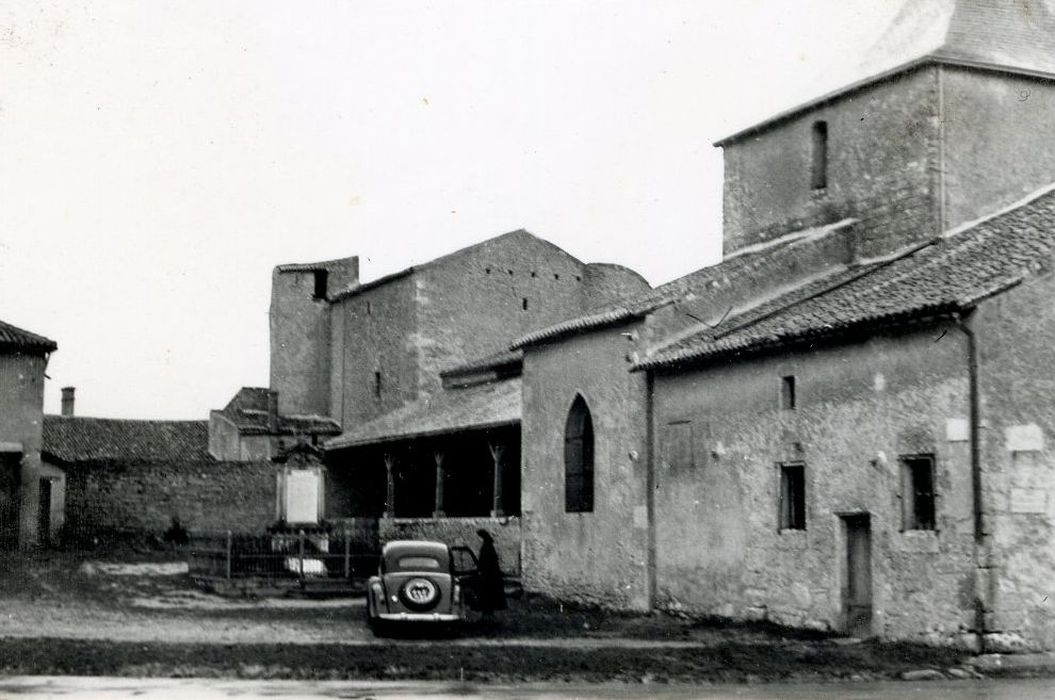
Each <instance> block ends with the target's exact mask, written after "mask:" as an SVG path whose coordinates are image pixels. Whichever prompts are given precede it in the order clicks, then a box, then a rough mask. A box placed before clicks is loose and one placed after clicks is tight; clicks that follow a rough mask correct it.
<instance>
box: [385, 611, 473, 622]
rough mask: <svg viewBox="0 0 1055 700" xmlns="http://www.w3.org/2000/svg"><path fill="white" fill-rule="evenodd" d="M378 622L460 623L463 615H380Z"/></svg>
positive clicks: (404, 613)
mask: <svg viewBox="0 0 1055 700" xmlns="http://www.w3.org/2000/svg"><path fill="white" fill-rule="evenodd" d="M377 619H378V620H384V621H386V622H459V621H460V620H461V619H462V616H461V615H455V614H453V613H406V612H401V613H380V614H379V615H378V616H377Z"/></svg>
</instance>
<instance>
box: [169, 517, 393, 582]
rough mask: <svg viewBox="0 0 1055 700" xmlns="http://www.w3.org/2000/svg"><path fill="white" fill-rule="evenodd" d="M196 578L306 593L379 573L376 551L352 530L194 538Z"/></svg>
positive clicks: (190, 551)
mask: <svg viewBox="0 0 1055 700" xmlns="http://www.w3.org/2000/svg"><path fill="white" fill-rule="evenodd" d="M189 540H190V541H189V542H188V545H187V556H188V564H189V570H190V575H191V576H192V577H193V578H196V579H202V580H214V581H215V580H226V581H238V580H247V579H263V580H267V581H281V582H285V583H290V582H296V583H299V584H300V585H301V587H303V588H310V587H313V586H315V587H320V588H321V587H327V584H329V587H336V588H339V587H341V586H342V585H345V584H347V585H351V583H352V582H353V581H356V580H359V581H361V580H362V579H365V578H367V577H369V576H370V575H372V574H373V573H374V572H375V571H376V570H377V563H378V553H377V550H376V546H371V545H370V543H368V542H364V541H363V539H362V538H361V537H360V536H358V534H357V533H355V532H352V531H347V530H346V531H339V532H315V531H310V532H309V531H304V530H300V531H297V532H291V533H275V534H269V535H256V534H251V535H250V534H239V533H234V532H230V531H227V532H191V533H189Z"/></svg>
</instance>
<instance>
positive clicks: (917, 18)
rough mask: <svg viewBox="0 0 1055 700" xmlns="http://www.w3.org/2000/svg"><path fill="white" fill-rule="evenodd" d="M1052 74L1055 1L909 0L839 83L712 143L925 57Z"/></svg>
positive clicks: (923, 61)
mask: <svg viewBox="0 0 1055 700" xmlns="http://www.w3.org/2000/svg"><path fill="white" fill-rule="evenodd" d="M935 62H936V63H947V64H956V65H961V66H968V67H973V68H976V69H984V70H998V71H1004V72H1009V73H1021V74H1025V75H1034V76H1043V77H1047V78H1052V79H1055V0H907V1H906V2H905V3H904V5H903V6H902V7H901V10H900V11H899V12H898V13H897V14H896V15H895V16H894V19H893V21H892V22H891V23H890V25H889V26H888V27H887V29H886V30H885V31H884V32H883V33H882V34H881V35H880V37H879V39H878V40H877V41H876V42H875V43H874V44H873V45H872V46H871V48H869V49H868V50H867V51H865V52H864V54H863V55H862V56H861V57H860V60H858V61H857V62H856V67H854V68H852V69H850V70H849V71H848V72H846V73H843V72H842V71H839V73H840V75H843V76H844V80H842V81H841V84H840V86H839V87H837V88H836V89H834V90H826V91H824V92H823V94H818V96H817V97H815V98H814V99H811V100H809V101H807V102H805V103H802V104H799V105H797V106H795V107H792V108H791V109H788V110H785V111H782V112H779V113H778V114H776V115H774V116H772V117H770V118H768V119H764V120H762V121H761V122H758V123H756V124H754V125H752V126H749V127H747V128H746V129H742V130H740V131H738V132H736V133H734V134H732V135H730V136H727V137H725V138H723V139H721V140H719V141H717V142H716V143H715V145H716V146H725V145H726V144H729V143H732V142H735V141H739V140H741V139H743V138H744V137H746V136H748V135H751V134H754V133H757V132H758V131H761V130H763V129H765V128H767V127H768V126H770V125H772V124H775V123H777V122H781V121H784V120H785V119H789V118H792V117H794V116H797V115H799V114H801V113H803V112H805V111H807V110H809V109H812V108H814V107H817V106H819V105H822V104H826V103H828V102H831V101H832V100H834V99H836V98H839V97H841V96H843V95H845V94H847V93H851V92H855V91H857V90H860V89H862V88H865V87H868V86H870V85H873V84H875V83H877V82H881V81H883V80H886V79H889V78H891V77H893V76H896V75H899V74H901V73H903V72H905V71H908V70H911V69H914V68H917V67H919V66H921V65H925V64H928V63H935Z"/></svg>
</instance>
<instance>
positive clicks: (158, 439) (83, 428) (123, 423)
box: [42, 416, 213, 463]
mask: <svg viewBox="0 0 1055 700" xmlns="http://www.w3.org/2000/svg"><path fill="white" fill-rule="evenodd" d="M43 432H44V435H43V446H42V452H43V453H44V455H45V457H50V458H51V459H55V460H58V461H60V462H64V463H74V462H104V461H105V462H125V463H129V462H211V461H213V459H212V458H211V457H210V456H209V424H208V423H206V422H205V421H166V420H123V419H115V418H81V417H64V416H44V431H43Z"/></svg>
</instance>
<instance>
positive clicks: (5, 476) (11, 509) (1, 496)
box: [0, 455, 22, 549]
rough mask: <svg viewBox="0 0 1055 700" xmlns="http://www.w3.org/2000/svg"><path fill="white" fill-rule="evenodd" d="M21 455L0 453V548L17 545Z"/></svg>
mask: <svg viewBox="0 0 1055 700" xmlns="http://www.w3.org/2000/svg"><path fill="white" fill-rule="evenodd" d="M20 458H21V455H17V456H16V455H0V549H8V548H14V547H16V546H18V528H19V505H20V500H21V498H22V487H21V486H22V465H21V459H20Z"/></svg>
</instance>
